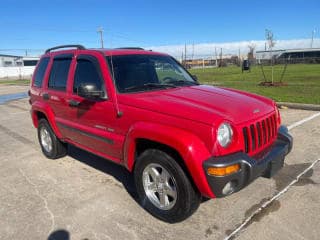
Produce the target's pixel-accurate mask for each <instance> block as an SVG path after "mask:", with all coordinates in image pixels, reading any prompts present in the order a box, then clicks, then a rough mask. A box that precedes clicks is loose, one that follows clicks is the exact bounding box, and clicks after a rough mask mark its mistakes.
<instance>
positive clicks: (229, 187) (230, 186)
mask: <svg viewBox="0 0 320 240" xmlns="http://www.w3.org/2000/svg"><path fill="white" fill-rule="evenodd" d="M236 186H237V184H236V182H235V181H230V182H228V183H227V184H226V185H225V186H224V188H223V189H222V194H223V195H229V194H231V193H233V192H234V191H235V188H236Z"/></svg>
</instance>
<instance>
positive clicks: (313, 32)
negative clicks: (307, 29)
mask: <svg viewBox="0 0 320 240" xmlns="http://www.w3.org/2000/svg"><path fill="white" fill-rule="evenodd" d="M315 33H316V30H315V29H314V30H313V31H312V35H311V48H312V46H313V38H314V34H315Z"/></svg>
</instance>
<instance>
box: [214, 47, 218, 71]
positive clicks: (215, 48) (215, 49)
mask: <svg viewBox="0 0 320 240" xmlns="http://www.w3.org/2000/svg"><path fill="white" fill-rule="evenodd" d="M214 51H215V54H216V67H218V54H217V47H214Z"/></svg>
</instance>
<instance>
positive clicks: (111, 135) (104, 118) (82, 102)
mask: <svg viewBox="0 0 320 240" xmlns="http://www.w3.org/2000/svg"><path fill="white" fill-rule="evenodd" d="M99 57H100V60H99ZM102 59H103V58H101V56H100V55H99V53H92V54H80V55H78V56H77V58H76V66H75V72H74V80H73V83H71V85H72V92H71V93H70V96H69V99H68V102H69V105H68V112H69V114H71V115H70V124H69V125H68V126H66V125H64V126H62V127H64V128H65V129H66V130H67V131H69V132H70V133H73V134H72V139H71V141H73V142H74V143H75V144H78V145H80V147H83V148H85V149H88V150H90V151H91V152H93V153H96V154H98V155H102V156H104V157H106V158H108V159H110V160H114V161H116V162H119V161H120V159H121V158H122V155H121V153H122V151H121V149H122V143H123V140H124V137H122V136H119V135H117V134H116V133H115V124H116V121H117V117H116V116H117V115H116V111H115V108H114V103H113V101H111V99H110V98H109V96H108V91H107V89H106V84H105V79H104V76H103V74H102V71H101V67H100V63H99V61H100V62H101V61H103V60H104V59H103V60H102ZM104 61H105V60H104ZM104 64H105V63H104ZM105 67H106V64H105ZM81 84H90V85H95V86H96V89H97V90H102V91H103V92H104V96H103V97H102V98H99V99H85V98H83V97H81V96H79V95H78V87H79V86H80V85H81Z"/></svg>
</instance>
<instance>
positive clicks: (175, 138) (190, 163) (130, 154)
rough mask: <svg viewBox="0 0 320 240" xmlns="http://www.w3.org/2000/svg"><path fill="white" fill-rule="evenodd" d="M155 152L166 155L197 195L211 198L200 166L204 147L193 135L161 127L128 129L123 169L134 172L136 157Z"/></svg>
mask: <svg viewBox="0 0 320 240" xmlns="http://www.w3.org/2000/svg"><path fill="white" fill-rule="evenodd" d="M149 148H155V149H159V150H162V151H164V152H166V153H167V154H170V156H171V157H173V158H174V159H176V160H177V161H178V163H179V165H180V166H181V167H182V168H183V170H184V171H185V172H186V174H187V175H188V177H190V180H191V182H192V183H193V184H194V185H195V186H196V188H197V189H198V190H199V192H200V193H201V194H202V195H204V196H207V197H211V198H213V197H214V194H213V193H212V191H211V189H210V187H209V185H208V183H207V180H206V176H205V174H204V171H203V168H202V163H203V161H204V160H206V159H208V158H209V157H210V153H209V151H208V149H207V148H206V146H205V144H204V143H203V142H202V141H201V140H200V139H199V138H198V137H197V136H195V135H194V134H192V133H190V132H187V131H185V130H182V129H179V128H175V127H170V126H166V125H161V124H154V123H146V122H139V123H136V124H135V125H134V126H132V127H131V128H130V130H129V132H128V134H127V136H126V140H125V144H124V165H125V166H126V168H127V169H128V170H129V171H133V170H134V164H135V161H136V159H137V156H139V154H141V153H142V152H143V151H144V150H146V149H149Z"/></svg>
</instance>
